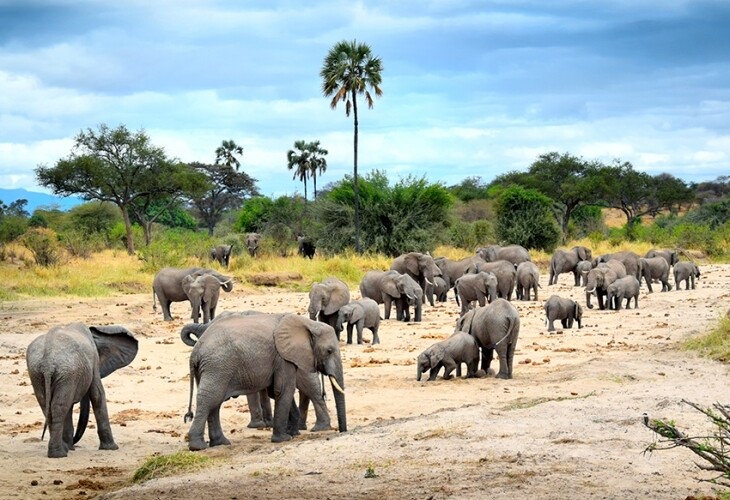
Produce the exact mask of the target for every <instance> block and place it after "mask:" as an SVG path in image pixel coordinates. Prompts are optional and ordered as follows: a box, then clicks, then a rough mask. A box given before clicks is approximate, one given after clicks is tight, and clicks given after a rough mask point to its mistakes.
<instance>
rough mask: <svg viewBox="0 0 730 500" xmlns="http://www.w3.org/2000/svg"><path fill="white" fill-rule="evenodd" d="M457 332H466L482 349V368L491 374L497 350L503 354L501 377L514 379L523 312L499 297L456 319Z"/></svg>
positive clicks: (500, 369)
mask: <svg viewBox="0 0 730 500" xmlns="http://www.w3.org/2000/svg"><path fill="white" fill-rule="evenodd" d="M455 331H456V332H466V333H468V334H470V335H471V336H472V337H474V339H475V340H476V341H477V345H478V346H479V348H480V349H481V350H482V370H484V372H485V373H489V365H490V364H491V363H492V357H493V356H494V351H495V350H496V351H497V356H498V357H499V372H498V373H497V378H512V364H513V361H514V355H515V347H516V346H517V338H518V337H519V335H520V315H519V313H518V312H517V308H516V307H515V306H513V305H512V304H510V303H509V302H508V301H506V300H505V299H496V300H495V301H494V302H492V303H491V304H489V305H488V306H486V307H477V308H476V309H472V310H471V311H469V312H467V313H466V314H465V315H464V316H462V317H460V318H459V319H458V320H456V330H455Z"/></svg>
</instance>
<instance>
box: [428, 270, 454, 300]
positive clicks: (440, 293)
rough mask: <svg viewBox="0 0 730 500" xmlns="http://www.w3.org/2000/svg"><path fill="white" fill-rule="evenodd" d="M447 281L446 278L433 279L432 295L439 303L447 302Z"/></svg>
mask: <svg viewBox="0 0 730 500" xmlns="http://www.w3.org/2000/svg"><path fill="white" fill-rule="evenodd" d="M447 280H448V277H447V278H446V279H444V278H443V277H441V276H434V277H433V294H434V296H435V297H436V300H437V301H439V302H447V301H448V300H449V290H451V283H449V281H447ZM426 286H431V285H426Z"/></svg>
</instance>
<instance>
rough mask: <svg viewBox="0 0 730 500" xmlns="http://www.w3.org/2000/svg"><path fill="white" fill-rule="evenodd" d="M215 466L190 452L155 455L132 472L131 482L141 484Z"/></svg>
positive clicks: (206, 457) (206, 458) (200, 455)
mask: <svg viewBox="0 0 730 500" xmlns="http://www.w3.org/2000/svg"><path fill="white" fill-rule="evenodd" d="M215 464H216V461H215V460H213V459H212V458H210V457H208V456H205V455H203V454H200V453H194V452H192V451H179V452H177V453H173V454H172V455H156V456H152V457H150V458H148V459H147V460H145V462H144V463H143V464H142V466H141V467H140V468H139V469H137V470H136V471H134V475H133V476H132V481H133V482H135V483H143V482H145V481H149V480H150V479H158V478H161V477H168V476H176V475H180V474H185V473H187V472H195V471H198V470H201V469H204V468H206V467H211V466H213V465H215Z"/></svg>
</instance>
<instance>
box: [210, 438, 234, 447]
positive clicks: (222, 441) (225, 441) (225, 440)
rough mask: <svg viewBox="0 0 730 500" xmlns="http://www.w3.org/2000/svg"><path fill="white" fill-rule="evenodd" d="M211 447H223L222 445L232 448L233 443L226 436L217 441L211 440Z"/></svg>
mask: <svg viewBox="0 0 730 500" xmlns="http://www.w3.org/2000/svg"><path fill="white" fill-rule="evenodd" d="M210 445H211V446H222V445H225V446H230V445H231V442H230V441H229V440H228V438H226V437H225V436H221V437H219V438H217V439H211V440H210Z"/></svg>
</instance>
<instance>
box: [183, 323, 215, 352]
mask: <svg viewBox="0 0 730 500" xmlns="http://www.w3.org/2000/svg"><path fill="white" fill-rule="evenodd" d="M209 326H210V322H208V323H190V324H187V325H185V326H183V327H182V330H180V339H181V340H182V341H183V343H184V344H185V345H189V346H190V347H195V344H197V343H198V340H200V337H202V336H203V334H204V333H205V330H206V329H207V328H208V327H209ZM193 336H194V337H195V338H193Z"/></svg>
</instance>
